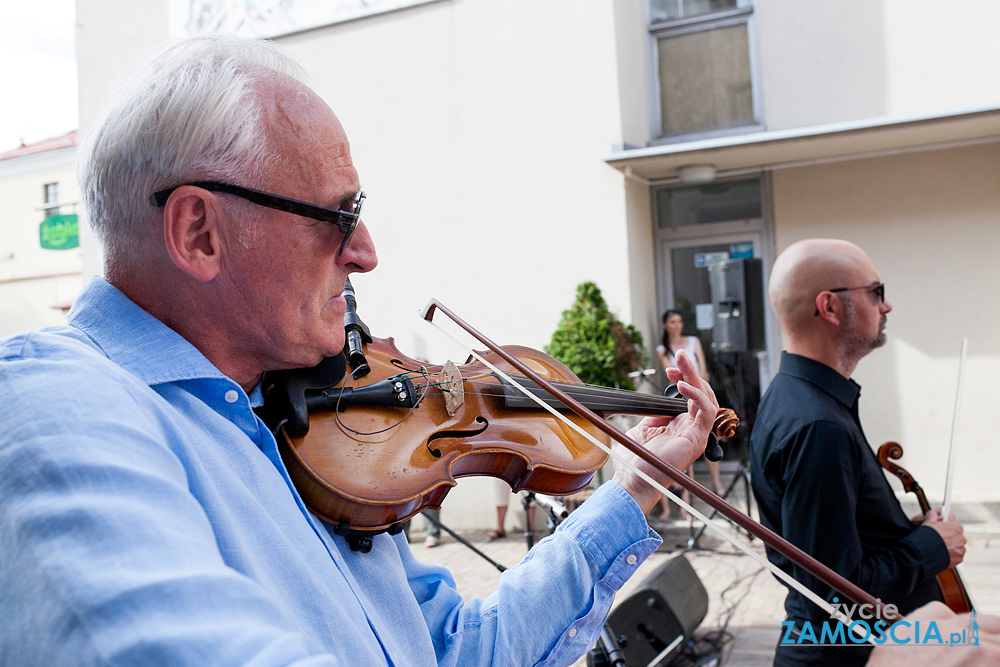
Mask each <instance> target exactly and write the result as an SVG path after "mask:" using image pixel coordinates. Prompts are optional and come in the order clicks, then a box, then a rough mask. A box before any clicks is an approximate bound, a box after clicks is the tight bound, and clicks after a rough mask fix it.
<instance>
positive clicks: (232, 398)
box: [226, 389, 240, 403]
mask: <svg viewBox="0 0 1000 667" xmlns="http://www.w3.org/2000/svg"><path fill="white" fill-rule="evenodd" d="M239 397H240V394H239V392H238V391H236V390H235V389H230V390H229V391H227V392H226V403H235V402H236V401H237V399H239Z"/></svg>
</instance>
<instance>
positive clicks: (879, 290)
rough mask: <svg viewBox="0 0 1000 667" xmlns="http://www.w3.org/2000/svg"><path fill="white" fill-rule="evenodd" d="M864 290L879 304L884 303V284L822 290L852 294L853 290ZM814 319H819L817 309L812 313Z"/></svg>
mask: <svg viewBox="0 0 1000 667" xmlns="http://www.w3.org/2000/svg"><path fill="white" fill-rule="evenodd" d="M859 289H866V290H869V291H870V292H871V293H872V294H874V295H875V296H876V297H877V298H878V302H879V303H885V283H876V284H874V285H858V286H857V287H838V288H836V289H828V290H824V291H825V292H853V291H854V290H859ZM813 316H814V317H819V308H817V309H816V312H815V313H813Z"/></svg>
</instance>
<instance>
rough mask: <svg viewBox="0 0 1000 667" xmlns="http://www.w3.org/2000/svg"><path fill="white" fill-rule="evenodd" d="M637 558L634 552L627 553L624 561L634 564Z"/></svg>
mask: <svg viewBox="0 0 1000 667" xmlns="http://www.w3.org/2000/svg"><path fill="white" fill-rule="evenodd" d="M637 560H639V559H638V558H636V557H635V554H629V555H628V558H626V559H625V562H626V563H628V564H629V565H635V562H636V561H637Z"/></svg>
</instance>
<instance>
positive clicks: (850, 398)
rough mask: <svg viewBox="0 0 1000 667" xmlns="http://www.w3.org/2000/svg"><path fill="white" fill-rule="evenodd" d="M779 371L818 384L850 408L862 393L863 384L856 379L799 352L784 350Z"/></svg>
mask: <svg viewBox="0 0 1000 667" xmlns="http://www.w3.org/2000/svg"><path fill="white" fill-rule="evenodd" d="M779 372H781V373H785V374H786V375H791V376H793V377H797V378H799V379H801V380H805V381H806V382H808V383H810V384H813V385H816V386H817V387H819V388H820V389H822V390H823V391H825V392H826V393H828V394H830V395H831V396H833V397H834V398H835V399H837V400H838V401H840V402H841V403H843V404H844V405H845V406H846V407H848V408H851V407H853V406H854V405H856V404H857V400H858V396H859V395H860V394H861V385H859V384H858V383H857V382H855V381H854V380H851V379H850V378H845V377H844V376H843V375H841V374H840V373H838V372H837V371H835V370H833V369H832V368H830V367H829V366H827V365H826V364H824V363H821V362H819V361H816V360H814V359H810V358H809V357H803V356H802V355H799V354H792V353H791V352H782V353H781V369H780V371H779Z"/></svg>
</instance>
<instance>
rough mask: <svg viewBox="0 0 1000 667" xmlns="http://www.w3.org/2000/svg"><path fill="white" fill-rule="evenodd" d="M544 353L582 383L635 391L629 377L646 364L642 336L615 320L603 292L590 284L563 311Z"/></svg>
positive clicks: (637, 331) (581, 289)
mask: <svg viewBox="0 0 1000 667" xmlns="http://www.w3.org/2000/svg"><path fill="white" fill-rule="evenodd" d="M545 351H546V352H547V353H548V354H550V355H552V356H553V357H555V358H556V359H558V360H559V361H561V362H563V363H564V364H566V365H567V366H569V367H570V369H571V370H572V371H573V372H574V373H576V374H577V376H579V378H580V379H581V380H583V382H585V383H587V384H594V385H600V386H602V387H615V386H617V387H621V388H622V389H635V385H634V384H633V382H632V379H631V378H629V376H628V374H629V373H631V372H632V371H634V370H637V369H639V368H644V367H645V363H646V356H645V354H643V351H642V333H640V332H639V330H638V329H636V328H635V327H634V326H632V325H631V324H623V323H622V322H621V321H620V320H619V319H618V318H617V317H615V315H614V313H612V312H611V311H610V310H608V304H607V302H606V301H605V300H604V297H603V296H601V290H600V289H599V288H598V287H597V285H595V284H594V283H592V282H589V281H588V282H585V283H581V284H580V285H579V286H578V287H577V288H576V300H575V301H574V302H573V305H572V307H570V309H569V310H565V311H563V314H562V320H560V322H559V327H558V328H557V329H556V331H555V333H553V334H552V342H551V343H550V344H549V345H548V347H546V348H545Z"/></svg>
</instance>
